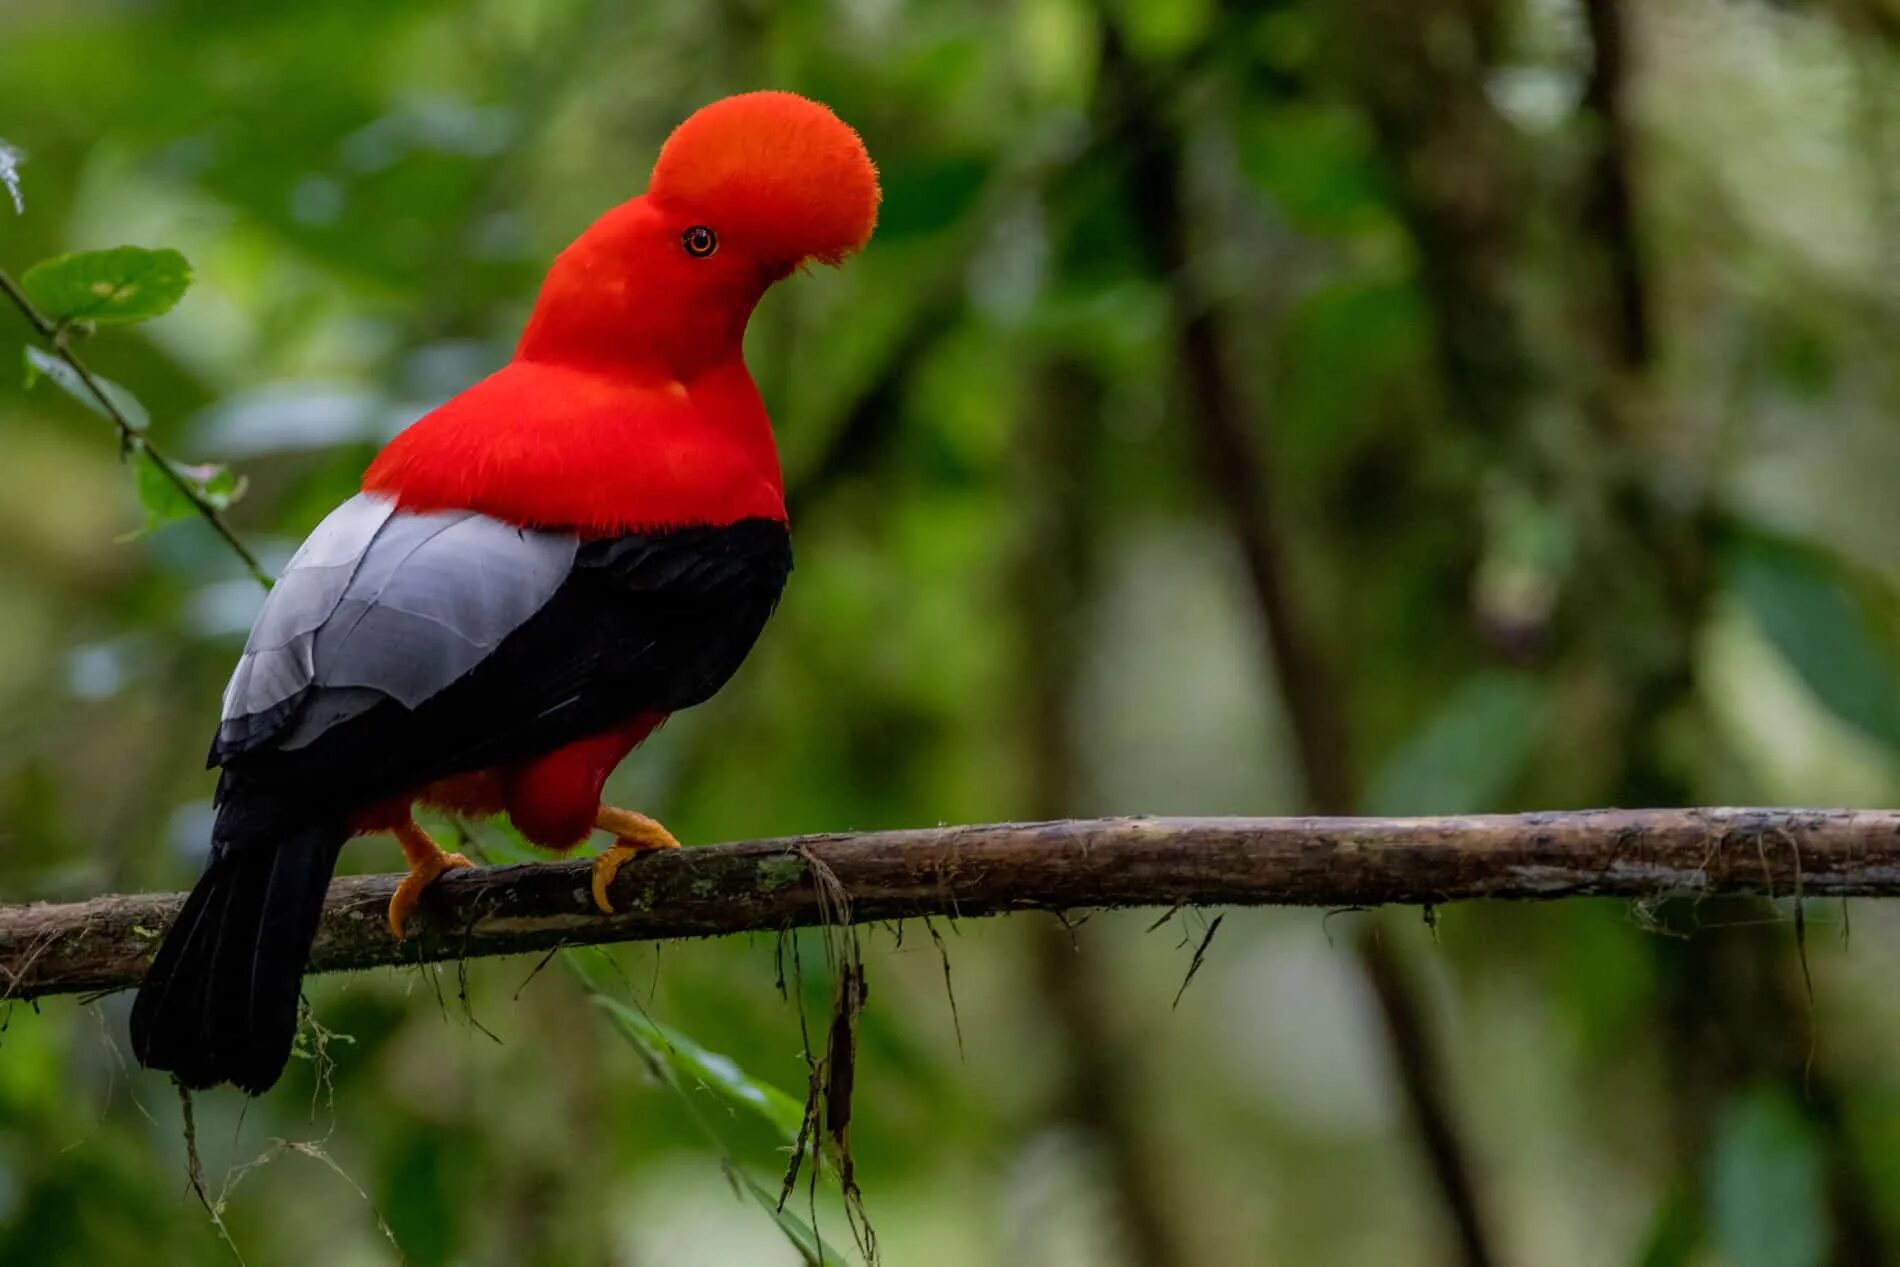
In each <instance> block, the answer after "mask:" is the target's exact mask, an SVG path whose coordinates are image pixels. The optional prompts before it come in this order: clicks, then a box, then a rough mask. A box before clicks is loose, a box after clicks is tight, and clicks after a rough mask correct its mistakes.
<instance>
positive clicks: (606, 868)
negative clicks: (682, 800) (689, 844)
mask: <svg viewBox="0 0 1900 1267" xmlns="http://www.w3.org/2000/svg"><path fill="white" fill-rule="evenodd" d="M598 825H599V826H601V827H604V828H606V829H607V830H608V831H611V832H614V833H616V836H615V839H614V843H613V844H612V845H611V846H610V847H608V848H607V849H603V850H602V851H601V852H600V853H599V854H597V855H596V856H595V858H594V872H593V890H594V905H595V906H596V907H598V908H599V909H600V912H601V914H603V915H612V914H614V904H613V902H612V901H610V900H609V899H608V897H607V893H608V890H610V889H611V888H613V883H614V877H615V876H616V875H619V874H620V868H621V867H623V866H625V865H626V863H627V860H628V859H629V858H632V857H634V856H635V855H637V854H643V853H652V852H654V851H655V850H659V849H678V848H679V847H680V842H679V841H678V840H676V839H675V838H674V836H673V833H672V832H670V831H668V830H667V829H666V828H664V827H662V826H660V824H658V823H656V822H654V821H653V820H652V819H650V818H648V817H647V816H646V815H644V814H635V813H633V812H632V811H631V810H617V809H612V808H602V810H601V811H600V818H599V820H598Z"/></svg>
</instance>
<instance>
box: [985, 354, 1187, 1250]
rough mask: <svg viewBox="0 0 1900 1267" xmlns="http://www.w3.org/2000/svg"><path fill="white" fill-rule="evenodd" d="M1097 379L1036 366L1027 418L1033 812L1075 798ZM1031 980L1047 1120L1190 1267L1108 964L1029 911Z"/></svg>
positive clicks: (1058, 360)
mask: <svg viewBox="0 0 1900 1267" xmlns="http://www.w3.org/2000/svg"><path fill="white" fill-rule="evenodd" d="M1104 390H1105V389H1104V386H1103V384H1102V383H1101V382H1100V381H1099V379H1098V378H1097V376H1096V375H1095V374H1093V373H1092V372H1091V371H1090V370H1089V369H1088V368H1087V367H1086V366H1085V365H1083V364H1081V363H1080V362H1078V361H1075V360H1072V359H1068V358H1066V357H1063V356H1060V355H1057V356H1054V357H1052V358H1051V359H1050V360H1049V361H1048V363H1047V364H1046V365H1045V366H1043V368H1042V370H1041V371H1040V374H1039V379H1038V383H1037V389H1036V390H1035V391H1033V392H1032V394H1031V404H1030V410H1029V418H1028V420H1027V422H1026V424H1025V426H1024V427H1023V436H1024V446H1023V447H1024V451H1025V455H1026V458H1027V461H1026V462H1025V463H1024V466H1025V468H1026V469H1025V472H1024V479H1025V483H1026V484H1028V485H1029V486H1030V488H1031V490H1032V492H1031V494H1030V495H1026V496H1025V497H1023V498H1022V499H1021V504H1022V505H1023V506H1024V507H1025V509H1026V511H1027V514H1028V516H1029V519H1028V522H1027V524H1026V525H1025V528H1026V532H1025V541H1024V545H1023V554H1022V562H1021V567H1020V569H1019V572H1018V576H1017V585H1016V607H1017V610H1018V612H1019V613H1020V619H1019V620H1018V621H1017V639H1018V641H1019V643H1020V650H1019V654H1018V657H1017V659H1018V663H1019V664H1020V666H1021V673H1022V684H1021V687H1020V689H1019V692H1018V695H1019V698H1020V699H1021V700H1022V701H1023V704H1024V714H1023V726H1022V734H1023V737H1024V741H1025V744H1026V746H1027V751H1026V754H1025V755H1026V760H1025V762H1024V769H1025V770H1026V772H1027V787H1026V788H1025V797H1024V807H1025V810H1026V812H1027V813H1028V815H1029V817H1031V818H1032V819H1057V818H1063V817H1066V816H1068V815H1070V814H1073V813H1076V812H1077V810H1078V808H1079V806H1080V805H1081V801H1082V791H1081V778H1080V762H1079V758H1078V754H1077V752H1076V744H1075V729H1074V727H1075V711H1076V710H1075V694H1076V682H1077V676H1078V674H1079V672H1080V670H1081V667H1082V663H1083V656H1084V653H1085V650H1086V648H1087V646H1088V641H1089V640H1088V637H1087V627H1088V622H1089V618H1090V615H1091V609H1092V606H1093V600H1092V595H1093V593H1094V590H1095V582H1096V574H1097V571H1098V569H1097V567H1096V558H1095V542H1096V533H1097V531H1098V529H1099V526H1100V525H1098V524H1096V523H1093V522H1091V516H1090V514H1089V506H1090V504H1091V501H1090V499H1091V496H1092V489H1093V486H1094V485H1095V483H1096V481H1095V479H1094V477H1093V469H1094V463H1095V460H1096V453H1097V447H1098V445H1099V443H1100V439H1099V436H1098V434H1097V426H1096V420H1097V419H1098V418H1099V417H1100V416H1101V412H1102V401H1103V396H1104ZM1030 935H1031V937H1032V938H1033V939H1034V954H1035V969H1036V989H1037V992H1038V993H1039V994H1040V996H1041V998H1042V1002H1043V1004H1044V1009H1043V1010H1044V1011H1045V1012H1046V1014H1047V1015H1048V1017H1049V1018H1050V1019H1051V1020H1052V1021H1053V1023H1054V1026H1053V1027H1054V1030H1055V1033H1056V1036H1057V1041H1058V1047H1059V1049H1060V1051H1061V1054H1062V1063H1063V1066H1064V1068H1065V1069H1066V1070H1067V1074H1068V1076H1067V1078H1066V1080H1065V1082H1064V1085H1063V1089H1062V1097H1061V1101H1060V1103H1058V1104H1057V1105H1055V1106H1054V1109H1055V1113H1056V1115H1057V1116H1058V1117H1059V1118H1060V1119H1061V1120H1063V1121H1065V1122H1066V1123H1068V1124H1069V1125H1070V1126H1071V1127H1072V1128H1073V1129H1074V1130H1076V1131H1077V1132H1078V1133H1080V1134H1081V1135H1083V1136H1084V1137H1085V1138H1086V1139H1087V1140H1088V1142H1089V1144H1090V1146H1091V1148H1092V1150H1093V1151H1094V1152H1095V1154H1096V1155H1097V1156H1098V1157H1099V1159H1100V1160H1101V1162H1102V1163H1103V1166H1104V1169H1105V1172H1106V1176H1105V1177H1106V1179H1107V1181H1108V1184H1109V1186H1110V1188H1111V1189H1112V1191H1113V1194H1114V1202H1113V1207H1112V1208H1113V1210H1114V1212H1115V1215H1116V1216H1117V1218H1118V1220H1119V1223H1120V1227H1119V1231H1120V1238H1121V1241H1122V1245H1123V1249H1124V1255H1125V1261H1127V1262H1128V1263H1130V1264H1140V1265H1141V1267H1187V1265H1188V1264H1190V1263H1193V1262H1195V1261H1196V1259H1195V1257H1194V1256H1193V1254H1191V1253H1190V1252H1189V1248H1188V1246H1187V1244H1186V1242H1185V1240H1184V1239H1183V1237H1184V1231H1183V1229H1182V1228H1181V1227H1180V1225H1179V1224H1178V1222H1177V1221H1176V1220H1174V1219H1172V1218H1170V1216H1169V1211H1170V1209H1171V1208H1173V1203H1172V1202H1170V1201H1169V1200H1168V1199H1167V1193H1166V1188H1167V1183H1166V1179H1165V1171H1164V1169H1163V1168H1161V1167H1158V1166H1157V1165H1156V1161H1157V1159H1158V1158H1159V1157H1160V1155H1161V1154H1160V1151H1159V1149H1158V1148H1157V1147H1156V1141H1155V1140H1154V1139H1153V1138H1151V1136H1152V1134H1153V1132H1152V1131H1151V1130H1150V1129H1149V1127H1148V1125H1147V1119H1146V1118H1145V1117H1144V1106H1147V1105H1152V1104H1153V1103H1154V1097H1153V1096H1152V1095H1151V1094H1149V1093H1148V1092H1147V1091H1146V1089H1145V1086H1144V1082H1145V1079H1144V1076H1143V1064H1142V1061H1141V1059H1140V1049H1139V1047H1138V1046H1137V1045H1136V1044H1134V1043H1132V1042H1130V1041H1128V1038H1127V1036H1126V1035H1125V1034H1123V1033H1122V1032H1121V1030H1120V1028H1119V1027H1118V1026H1117V1025H1116V1024H1115V1023H1114V1021H1113V1017H1114V1016H1115V1015H1116V1009H1115V1007H1114V1006H1113V1003H1112V999H1113V996H1114V993H1115V990H1114V981H1113V976H1112V972H1111V969H1110V968H1109V967H1108V965H1107V964H1106V963H1105V962H1104V960H1103V959H1102V958H1101V956H1100V955H1099V954H1097V955H1087V954H1084V953H1083V951H1084V945H1085V941H1084V939H1085V938H1086V937H1087V936H1088V934H1087V932H1086V931H1085V930H1080V929H1074V928H1070V927H1068V926H1067V925H1066V923H1065V922H1058V921H1055V920H1050V919H1037V920H1035V921H1034V922H1033V924H1032V926H1031V934H1030Z"/></svg>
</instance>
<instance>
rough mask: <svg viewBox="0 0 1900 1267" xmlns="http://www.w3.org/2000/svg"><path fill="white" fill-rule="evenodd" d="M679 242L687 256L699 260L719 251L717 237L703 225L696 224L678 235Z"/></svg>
mask: <svg viewBox="0 0 1900 1267" xmlns="http://www.w3.org/2000/svg"><path fill="white" fill-rule="evenodd" d="M680 242H681V244H682V245H684V246H685V247H686V253H687V254H688V255H690V256H692V257H693V258H694V259H699V260H703V259H705V258H706V257H707V256H708V255H711V254H712V253H713V252H714V251H716V250H718V249H719V235H718V234H717V233H714V232H713V231H712V230H711V229H708V228H707V227H706V226H705V225H703V224H696V225H694V226H693V227H692V228H690V229H688V230H686V232H684V233H682V234H680Z"/></svg>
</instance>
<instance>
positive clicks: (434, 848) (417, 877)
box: [389, 818, 475, 941]
mask: <svg viewBox="0 0 1900 1267" xmlns="http://www.w3.org/2000/svg"><path fill="white" fill-rule="evenodd" d="M390 830H391V831H393V832H394V833H395V836H396V841H397V843H398V844H400V845H401V846H402V856H403V857H404V858H406V859H408V861H409V874H408V875H406V876H404V877H403V879H402V883H401V884H399V885H397V886H396V895H395V896H394V897H392V898H390V899H389V931H390V932H391V933H392V934H394V935H395V938H396V940H397V941H401V940H402V923H403V921H404V920H406V919H408V918H409V916H410V913H411V912H413V911H414V910H415V909H416V904H417V903H418V902H420V901H422V891H423V890H424V889H426V888H428V887H429V886H430V885H431V884H434V883H435V881H436V877H438V876H440V875H441V874H442V873H443V872H444V871H453V870H455V869H456V868H457V867H472V866H474V865H475V864H474V863H472V862H470V861H469V860H468V859H467V858H464V857H463V856H462V855H461V854H459V853H449V852H447V851H445V850H444V849H443V848H442V846H440V845H438V844H436V843H435V841H433V840H431V839H429V833H428V832H426V831H423V830H422V828H420V827H418V826H417V825H416V820H415V819H413V818H412V819H409V820H408V821H406V822H404V823H401V824H399V825H398V826H396V827H393V828H391V829H390Z"/></svg>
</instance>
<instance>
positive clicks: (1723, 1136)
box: [1709, 1088, 1827, 1267]
mask: <svg viewBox="0 0 1900 1267" xmlns="http://www.w3.org/2000/svg"><path fill="white" fill-rule="evenodd" d="M1821 1169H1822V1161H1821V1146H1820V1142H1819V1141H1818V1140H1816V1139H1815V1137H1814V1130H1813V1127H1812V1126H1811V1125H1810V1124H1809V1122H1808V1121H1807V1119H1806V1118H1804V1117H1802V1115H1801V1111H1800V1109H1799V1107H1797V1105H1796V1104H1795V1102H1794V1100H1793V1099H1792V1098H1791V1097H1789V1096H1788V1095H1787V1094H1786V1093H1785V1092H1782V1091H1779V1090H1775V1089H1771V1088H1763V1089H1760V1090H1757V1091H1753V1092H1749V1093H1747V1094H1744V1095H1742V1096H1739V1097H1737V1098H1736V1099H1734V1100H1732V1101H1731V1102H1730V1103H1729V1105H1728V1106H1727V1108H1726V1109H1725V1111H1724V1112H1723V1115H1722V1120H1721V1122H1720V1124H1719V1125H1718V1126H1717V1128H1716V1137H1715V1149H1714V1155H1713V1157H1712V1158H1711V1164H1710V1168H1709V1210H1710V1220H1711V1222H1712V1223H1713V1225H1714V1229H1715V1240H1716V1244H1717V1245H1718V1246H1719V1247H1720V1249H1721V1250H1722V1254H1723V1258H1724V1261H1726V1262H1728V1263H1730V1264H1732V1267H1819V1264H1820V1263H1821V1262H1822V1260H1823V1258H1824V1251H1825V1249H1826V1243H1827V1194H1826V1191H1825V1186H1824V1184H1823V1182H1822V1173H1821Z"/></svg>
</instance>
